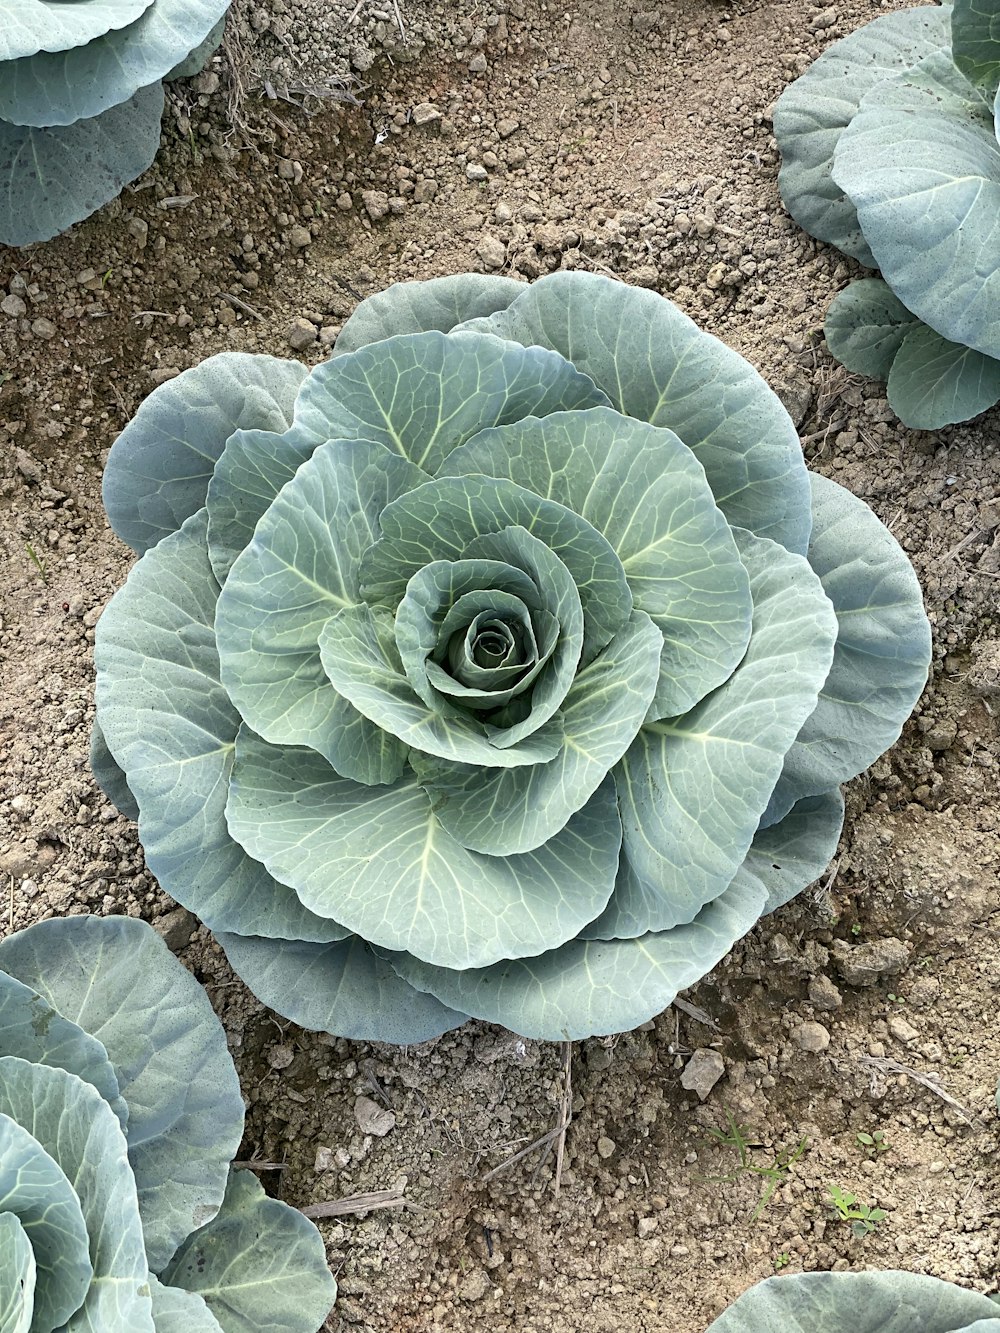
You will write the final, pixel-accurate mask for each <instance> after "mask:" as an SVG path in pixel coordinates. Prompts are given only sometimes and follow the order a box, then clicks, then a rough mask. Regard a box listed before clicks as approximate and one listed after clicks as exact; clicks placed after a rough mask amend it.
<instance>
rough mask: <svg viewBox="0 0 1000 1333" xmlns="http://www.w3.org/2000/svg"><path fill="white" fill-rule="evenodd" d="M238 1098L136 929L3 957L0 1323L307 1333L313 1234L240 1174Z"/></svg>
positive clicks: (147, 930)
mask: <svg viewBox="0 0 1000 1333" xmlns="http://www.w3.org/2000/svg"><path fill="white" fill-rule="evenodd" d="M242 1135H243V1101H242V1099H241V1097H240V1086H239V1081H238V1079H237V1077H236V1070H235V1067H234V1065H233V1061H232V1058H231V1056H230V1054H229V1051H228V1049H227V1047H226V1035H225V1032H224V1031H223V1029H222V1024H221V1023H220V1022H219V1020H218V1018H217V1017H216V1016H215V1014H214V1012H213V1010H212V1006H211V1005H210V1004H209V1001H208V997H207V995H206V994H205V992H204V991H203V990H202V988H201V986H199V985H198V983H197V982H196V981H195V979H194V977H192V976H191V975H190V973H189V972H187V970H186V969H185V968H184V967H183V966H182V965H181V963H179V962H178V961H177V959H176V958H174V956H173V955H172V954H171V953H170V951H169V950H168V948H167V946H166V945H165V944H164V943H163V941H162V940H161V939H160V937H159V936H158V935H157V934H156V932H155V931H154V930H153V929H152V927H150V926H147V925H146V924H145V923H144V922H142V921H136V920H132V919H130V918H128V917H92V916H91V917H88V916H77V917H67V918H65V919H63V920H51V921H44V922H41V923H39V924H38V925H35V926H31V927H29V928H28V929H27V930H24V931H20V932H17V933H15V934H13V935H8V936H7V938H6V939H5V940H3V941H2V942H0V1328H3V1329H4V1330H9V1331H10V1333H27V1330H28V1329H31V1330H38V1333H51V1330H53V1329H59V1330H65V1333H87V1331H88V1330H92V1331H93V1333H259V1330H261V1329H264V1328H267V1329H269V1330H271V1331H272V1333H316V1330H317V1329H318V1328H319V1327H320V1325H321V1324H322V1323H323V1321H324V1319H325V1317H326V1315H327V1313H328V1312H329V1309H330V1306H331V1305H332V1304H333V1301H334V1297H335V1296H336V1284H335V1283H334V1281H333V1278H332V1276H331V1274H330V1270H329V1268H328V1267H327V1264H326V1255H325V1251H324V1247H323V1241H322V1239H321V1238H320V1235H319V1232H318V1231H317V1230H316V1228H315V1227H314V1226H313V1224H312V1223H311V1222H309V1221H308V1220H307V1219H306V1218H305V1217H304V1216H303V1215H302V1214H301V1213H299V1212H297V1211H296V1210H295V1209H294V1208H290V1207H289V1206H288V1205H287V1204H284V1203H281V1202H279V1201H278V1200H276V1199H269V1198H267V1196H266V1195H265V1194H264V1191H263V1189H262V1188H261V1186H260V1185H259V1184H258V1182H257V1180H256V1178H255V1177H254V1176H253V1175H252V1174H251V1173H250V1172H248V1171H238V1170H233V1169H232V1167H231V1163H232V1159H233V1157H234V1155H235V1153H236V1150H237V1148H238V1147H239V1144H240V1139H241V1138H242Z"/></svg>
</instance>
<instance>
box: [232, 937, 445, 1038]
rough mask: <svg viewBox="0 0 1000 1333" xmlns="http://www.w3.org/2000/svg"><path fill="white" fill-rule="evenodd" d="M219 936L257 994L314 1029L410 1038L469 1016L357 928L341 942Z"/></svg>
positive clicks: (352, 1035)
mask: <svg viewBox="0 0 1000 1333" xmlns="http://www.w3.org/2000/svg"><path fill="white" fill-rule="evenodd" d="M216 939H217V940H218V941H219V943H220V944H221V945H222V948H223V949H224V950H225V953H226V957H227V958H228V959H229V963H230V966H231V967H232V969H233V971H234V972H235V973H236V974H237V975H238V976H240V977H242V978H243V980H244V981H245V982H246V984H247V985H248V986H249V987H250V989H251V990H252V991H253V993H254V995H256V996H258V998H259V999H261V1000H263V1002H264V1003H265V1004H266V1005H268V1006H270V1008H272V1009H275V1010H277V1011H278V1013H281V1014H284V1015H285V1017H286V1018H290V1019H291V1020H292V1022H293V1023H298V1025H299V1027H304V1028H308V1029H309V1030H310V1031H311V1032H336V1033H338V1034H340V1035H341V1036H344V1037H347V1038H348V1039H349V1040H351V1041H384V1042H390V1043H392V1044H394V1045H397V1046H412V1045H416V1044H417V1043H419V1042H422V1041H431V1040H432V1039H433V1038H434V1037H439V1036H440V1035H441V1034H442V1032H449V1031H451V1029H452V1028H457V1027H460V1026H461V1025H462V1024H463V1023H464V1022H466V1020H467V1018H468V1015H467V1014H459V1013H456V1012H455V1011H454V1010H453V1009H448V1008H446V1007H445V1006H444V1005H443V1004H441V1002H440V1001H439V1000H437V999H435V997H434V996H433V995H428V994H425V993H423V992H421V991H418V990H414V989H413V987H412V986H410V985H408V984H407V983H406V982H405V981H404V980H403V979H402V977H400V976H398V975H397V974H396V972H395V971H394V970H393V969H392V968H391V967H390V966H389V964H388V963H387V962H386V961H385V959H384V958H382V956H381V955H380V954H378V953H376V952H375V951H374V950H373V949H372V947H371V946H370V945H369V944H366V943H365V941H364V940H362V939H360V938H359V937H358V936H357V935H349V936H348V937H347V939H346V940H344V941H343V942H342V943H339V944H307V943H304V942H303V943H299V942H298V941H290V940H265V939H260V938H258V937H253V936H249V937H248V936H244V935H226V934H219V935H217V936H216Z"/></svg>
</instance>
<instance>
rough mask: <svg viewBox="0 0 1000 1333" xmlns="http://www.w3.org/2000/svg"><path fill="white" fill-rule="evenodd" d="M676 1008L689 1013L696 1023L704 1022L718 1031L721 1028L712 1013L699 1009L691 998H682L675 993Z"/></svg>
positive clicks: (683, 1012)
mask: <svg viewBox="0 0 1000 1333" xmlns="http://www.w3.org/2000/svg"><path fill="white" fill-rule="evenodd" d="M674 1008H675V1009H679V1010H680V1011H681V1013H682V1014H687V1016H688V1018H693V1019H694V1020H695V1022H696V1023H704V1024H705V1026H706V1027H707V1028H714V1029H715V1031H716V1032H718V1031H719V1030H720V1029H719V1025H718V1023H717V1022H716V1021H715V1019H714V1018H713V1017H712V1015H711V1014H709V1013H706V1012H705V1010H704V1009H699V1008H698V1006H697V1005H696V1004H692V1003H691V1001H690V1000H682V999H681V997H680V996H679V995H675V996H674Z"/></svg>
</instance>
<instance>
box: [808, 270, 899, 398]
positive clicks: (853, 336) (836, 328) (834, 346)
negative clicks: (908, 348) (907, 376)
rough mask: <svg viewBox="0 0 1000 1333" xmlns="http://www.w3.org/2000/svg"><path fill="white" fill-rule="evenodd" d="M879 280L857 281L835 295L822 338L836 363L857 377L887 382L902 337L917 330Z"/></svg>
mask: <svg viewBox="0 0 1000 1333" xmlns="http://www.w3.org/2000/svg"><path fill="white" fill-rule="evenodd" d="M919 324H920V321H919V320H918V319H917V317H916V315H912V314H911V313H910V312H909V310H907V308H906V306H905V305H903V303H902V301H900V300H899V298H898V297H896V296H894V295H893V292H892V288H891V287H890V286H889V285H888V283H885V282H883V281H882V279H881V278H860V279H858V281H856V282H852V283H850V284H849V285H848V286H847V287H845V288H844V290H843V291H842V292H838V293H837V295H836V296H835V297H834V298H833V301H832V302H831V303H830V308H829V310H827V312H826V323H825V324H824V325H823V335H824V337H825V338H826V342H827V346H828V347H829V349H830V351H831V352H832V353H833V355H834V356H835V357H836V358H837V360H838V361H839V362H840V363H841V364H842V365H845V366H846V367H847V369H848V370H853V371H854V372H855V374H858V375H870V376H871V377H872V379H876V380H887V379H888V378H889V372H890V370H891V369H892V363H893V361H894V360H895V359H896V353H897V352H898V351H899V349H900V347H902V345H903V340H904V338H905V337H906V335H907V334H908V333H909V332H910V331H911V330H912V329H915V328H917V327H918V326H919Z"/></svg>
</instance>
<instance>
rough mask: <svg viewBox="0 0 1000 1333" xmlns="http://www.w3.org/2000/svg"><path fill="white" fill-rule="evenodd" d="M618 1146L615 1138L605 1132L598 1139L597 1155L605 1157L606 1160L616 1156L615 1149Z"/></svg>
mask: <svg viewBox="0 0 1000 1333" xmlns="http://www.w3.org/2000/svg"><path fill="white" fill-rule="evenodd" d="M617 1147H618V1145H617V1143H615V1141H614V1139H609V1138H608V1137H607V1136H606V1135H605V1134H602V1135H601V1137H600V1138H599V1139H598V1140H597V1155H598V1157H603V1158H604V1160H605V1161H607V1160H608V1158H609V1157H613V1156H614V1152H615V1149H616V1148H617Z"/></svg>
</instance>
